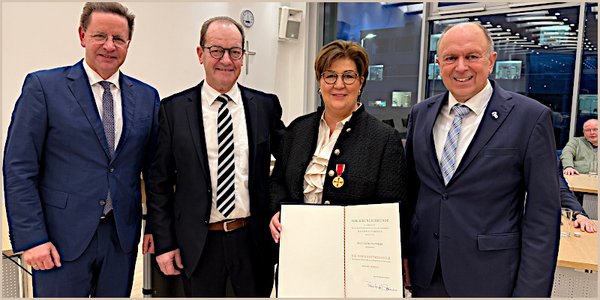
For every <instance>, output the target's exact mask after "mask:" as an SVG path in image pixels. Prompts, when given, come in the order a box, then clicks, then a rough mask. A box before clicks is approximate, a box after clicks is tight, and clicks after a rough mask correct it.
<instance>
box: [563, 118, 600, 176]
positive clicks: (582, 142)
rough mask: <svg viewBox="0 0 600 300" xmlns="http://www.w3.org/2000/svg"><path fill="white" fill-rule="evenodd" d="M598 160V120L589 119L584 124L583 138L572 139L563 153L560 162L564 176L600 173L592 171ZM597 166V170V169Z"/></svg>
mask: <svg viewBox="0 0 600 300" xmlns="http://www.w3.org/2000/svg"><path fill="white" fill-rule="evenodd" d="M597 160H598V120H597V119H589V120H587V121H585V123H583V136H580V137H575V138H573V139H571V140H570V141H569V142H568V143H567V145H565V148H564V149H563V151H562V154H561V156H560V161H561V163H562V166H563V174H564V175H579V173H584V174H587V173H590V172H594V171H595V172H598V170H597V169H596V170H591V169H592V167H591V166H593V165H594V164H593V162H595V161H597ZM597 166H598V165H597V164H596V168H597Z"/></svg>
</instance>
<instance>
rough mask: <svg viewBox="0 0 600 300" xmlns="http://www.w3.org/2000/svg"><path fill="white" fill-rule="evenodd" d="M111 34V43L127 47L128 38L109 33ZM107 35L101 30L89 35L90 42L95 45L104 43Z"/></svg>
mask: <svg viewBox="0 0 600 300" xmlns="http://www.w3.org/2000/svg"><path fill="white" fill-rule="evenodd" d="M111 36H112V42H113V44H115V47H119V48H125V47H127V45H129V40H126V39H124V38H122V37H121V36H118V35H111ZM108 37H109V35H108V34H106V33H103V32H100V33H96V34H92V35H91V38H92V42H93V43H94V44H96V45H104V43H106V42H107V41H108Z"/></svg>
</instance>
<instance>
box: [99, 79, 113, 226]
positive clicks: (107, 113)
mask: <svg viewBox="0 0 600 300" xmlns="http://www.w3.org/2000/svg"><path fill="white" fill-rule="evenodd" d="M100 85H101V86H102V88H103V89H104V93H103V94H102V125H103V126H104V135H105V136H106V142H107V143H108V150H109V152H110V157H111V158H112V156H113V154H114V152H115V113H114V108H113V96H112V93H111V92H110V85H111V83H110V82H108V81H100ZM112 208H113V206H112V198H111V196H110V191H109V192H108V197H107V199H106V204H105V205H104V210H103V213H104V215H106V214H107V213H108V212H109V211H111V210H112Z"/></svg>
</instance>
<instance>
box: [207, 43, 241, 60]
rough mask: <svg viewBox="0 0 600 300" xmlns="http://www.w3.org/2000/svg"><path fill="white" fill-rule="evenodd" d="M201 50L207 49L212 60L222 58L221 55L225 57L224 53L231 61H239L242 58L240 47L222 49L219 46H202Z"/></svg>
mask: <svg viewBox="0 0 600 300" xmlns="http://www.w3.org/2000/svg"><path fill="white" fill-rule="evenodd" d="M202 49H208V53H210V56H212V57H213V58H214V59H221V58H223V55H225V51H227V52H228V53H229V58H231V59H233V60H238V59H241V58H242V56H244V49H242V48H240V47H232V48H223V47H221V46H209V47H204V46H202Z"/></svg>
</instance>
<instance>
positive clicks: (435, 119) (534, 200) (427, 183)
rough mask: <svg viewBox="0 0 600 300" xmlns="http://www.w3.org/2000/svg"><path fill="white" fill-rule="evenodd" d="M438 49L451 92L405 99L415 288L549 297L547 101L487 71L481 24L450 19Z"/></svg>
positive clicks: (551, 219) (427, 293) (554, 250)
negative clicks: (509, 87) (409, 104)
mask: <svg viewBox="0 0 600 300" xmlns="http://www.w3.org/2000/svg"><path fill="white" fill-rule="evenodd" d="M437 51H438V52H437V57H438V58H437V63H438V64H439V66H440V71H441V72H440V73H441V76H442V80H443V82H444V85H445V86H446V88H448V92H446V93H445V94H441V95H437V96H434V97H431V98H429V99H427V100H425V101H423V102H421V103H419V104H417V105H415V106H414V107H413V108H412V111H411V114H410V116H411V117H410V122H409V126H408V136H407V144H406V155H407V164H408V173H409V174H414V176H412V177H411V178H410V179H411V180H412V182H410V183H409V185H408V186H409V197H408V199H409V200H408V201H407V202H405V203H403V209H402V214H403V215H402V222H403V224H402V225H403V226H402V228H403V234H402V238H403V241H402V244H403V247H405V249H403V250H404V251H405V252H404V253H405V257H406V258H407V259H408V265H409V268H408V271H410V272H409V273H408V274H409V275H410V279H411V281H412V288H413V295H414V296H415V297H513V296H514V297H518V296H521V297H523V296H524V297H549V296H550V293H551V290H552V283H553V278H554V270H555V267H556V257H557V254H558V240H559V214H560V201H559V192H558V176H556V170H557V167H558V166H557V160H556V154H555V149H556V148H555V144H554V134H553V129H552V117H551V111H550V110H549V109H548V108H547V107H545V106H544V105H542V104H540V103H539V102H538V101H535V100H533V99H530V98H527V97H524V96H522V95H519V94H516V93H513V92H509V91H506V90H504V89H502V87H500V85H498V84H497V83H496V82H494V81H493V80H489V79H488V76H489V75H490V73H491V72H492V69H493V67H494V63H495V61H496V52H494V50H493V42H492V39H491V37H490V35H489V33H488V32H487V30H486V29H485V28H484V27H482V26H481V25H480V24H478V23H462V24H456V25H451V26H449V27H448V28H446V29H445V30H444V32H443V33H442V36H441V38H440V40H439V44H438V49H437ZM526 193H527V201H525V194H526Z"/></svg>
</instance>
